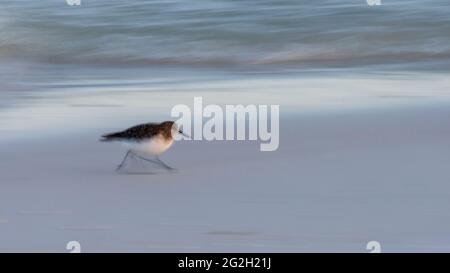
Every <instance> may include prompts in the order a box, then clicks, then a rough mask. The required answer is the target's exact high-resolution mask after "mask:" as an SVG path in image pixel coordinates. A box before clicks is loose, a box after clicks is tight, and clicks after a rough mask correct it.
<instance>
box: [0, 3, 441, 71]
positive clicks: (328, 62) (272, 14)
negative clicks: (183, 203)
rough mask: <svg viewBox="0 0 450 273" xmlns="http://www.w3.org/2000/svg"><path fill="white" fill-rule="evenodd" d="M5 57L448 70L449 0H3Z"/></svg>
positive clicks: (0, 47) (0, 19)
mask: <svg viewBox="0 0 450 273" xmlns="http://www.w3.org/2000/svg"><path fill="white" fill-rule="evenodd" d="M0 5H1V8H0V61H2V62H3V63H5V62H7V61H11V60H12V61H25V62H34V63H43V64H50V65H57V64H64V65H65V64H76V65H82V66H93V65H94V66H107V67H110V68H114V67H133V66H136V67H142V66H145V67H151V66H153V67H160V66H168V67H171V66H174V67H186V68H189V69H191V68H206V69H210V68H220V69H235V68H239V69H247V68H249V69H274V70H276V69H279V68H286V67H287V68H294V69H297V68H299V69H304V68H319V69H320V68H342V67H344V68H358V67H365V66H370V65H378V66H379V65H381V66H386V67H389V68H394V69H397V68H398V69H402V70H409V69H433V70H445V71H446V70H448V69H449V68H450V65H449V63H450V62H449V61H450V2H449V1H448V0H428V1H418V0H382V5H381V6H370V5H368V4H367V2H366V0H341V1H333V0H318V1H307V0H291V1H289V0H287V1H276V0H270V1H269V0H238V1H237V0H236V1H232V0H229V1H225V0H215V1H206V0H197V1H184V0H172V1H146V0H129V1H122V0H82V2H81V5H80V6H69V5H67V3H66V1H65V0H39V1H29V0H3V1H2V2H1V4H0Z"/></svg>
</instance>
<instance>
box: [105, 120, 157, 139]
mask: <svg viewBox="0 0 450 273" xmlns="http://www.w3.org/2000/svg"><path fill="white" fill-rule="evenodd" d="M158 133H159V130H158V124H156V123H146V124H140V125H136V126H133V127H131V128H128V129H126V130H125V131H122V132H116V133H111V134H106V135H103V136H102V137H103V140H104V141H109V140H136V141H139V140H142V139H146V138H150V137H153V136H155V135H157V134H158Z"/></svg>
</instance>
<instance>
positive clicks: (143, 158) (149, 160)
mask: <svg viewBox="0 0 450 273" xmlns="http://www.w3.org/2000/svg"><path fill="white" fill-rule="evenodd" d="M136 157H137V158H139V159H142V160H145V161H148V162H152V163H156V164H159V162H158V161H155V160H151V159H148V158H145V157H143V156H139V155H137V156H136Z"/></svg>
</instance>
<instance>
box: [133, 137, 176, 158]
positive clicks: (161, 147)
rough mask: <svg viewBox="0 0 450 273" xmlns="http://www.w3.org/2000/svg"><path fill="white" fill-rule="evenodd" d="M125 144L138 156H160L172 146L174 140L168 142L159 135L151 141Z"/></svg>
mask: <svg viewBox="0 0 450 273" xmlns="http://www.w3.org/2000/svg"><path fill="white" fill-rule="evenodd" d="M125 144H126V145H127V146H128V147H129V148H130V149H131V150H132V151H133V152H134V153H137V154H141V155H160V154H162V153H164V152H165V151H166V150H167V149H169V148H170V146H172V144H173V139H170V140H166V139H165V138H164V137H163V136H162V135H157V136H155V137H153V138H151V139H149V140H145V141H141V142H134V143H130V142H127V143H125Z"/></svg>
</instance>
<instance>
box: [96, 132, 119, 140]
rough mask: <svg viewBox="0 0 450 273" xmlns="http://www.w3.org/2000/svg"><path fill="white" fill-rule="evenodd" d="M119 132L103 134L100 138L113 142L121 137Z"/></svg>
mask: <svg viewBox="0 0 450 273" xmlns="http://www.w3.org/2000/svg"><path fill="white" fill-rule="evenodd" d="M118 134H119V133H112V134H106V135H102V136H101V138H100V139H99V141H100V142H111V141H115V140H117V139H118V138H119V135H118Z"/></svg>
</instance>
